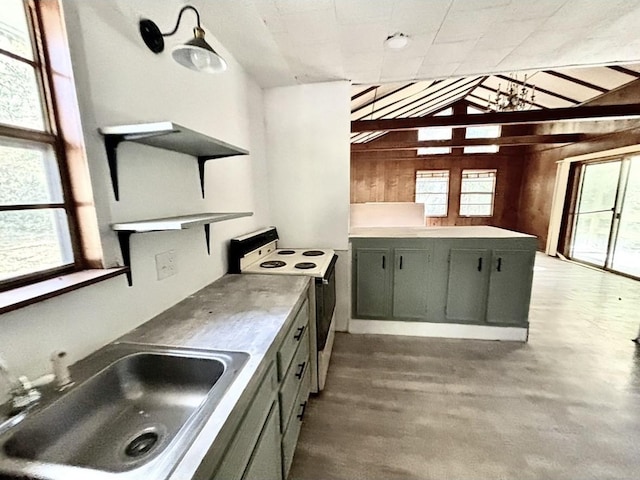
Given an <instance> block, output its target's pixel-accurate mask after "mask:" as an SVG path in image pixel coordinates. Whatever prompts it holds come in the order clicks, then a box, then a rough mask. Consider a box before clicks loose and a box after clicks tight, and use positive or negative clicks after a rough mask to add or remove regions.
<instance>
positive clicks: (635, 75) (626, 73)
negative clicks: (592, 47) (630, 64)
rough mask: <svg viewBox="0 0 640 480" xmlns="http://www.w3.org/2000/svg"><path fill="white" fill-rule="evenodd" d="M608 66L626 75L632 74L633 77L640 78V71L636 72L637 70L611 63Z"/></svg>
mask: <svg viewBox="0 0 640 480" xmlns="http://www.w3.org/2000/svg"><path fill="white" fill-rule="evenodd" d="M607 68H609V69H611V70H615V71H616V72H620V73H624V74H625V75H631V76H632V77H635V78H640V73H638V72H636V71H635V70H630V69H628V68H624V67H621V66H620V65H609V66H608V67H607Z"/></svg>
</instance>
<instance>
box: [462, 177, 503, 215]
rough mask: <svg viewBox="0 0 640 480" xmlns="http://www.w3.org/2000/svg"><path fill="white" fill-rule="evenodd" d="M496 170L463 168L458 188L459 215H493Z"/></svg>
mask: <svg viewBox="0 0 640 480" xmlns="http://www.w3.org/2000/svg"><path fill="white" fill-rule="evenodd" d="M496 174H497V170H463V171H462V184H461V186H460V187H461V188H460V216H461V217H491V216H493V201H494V197H495V192H496Z"/></svg>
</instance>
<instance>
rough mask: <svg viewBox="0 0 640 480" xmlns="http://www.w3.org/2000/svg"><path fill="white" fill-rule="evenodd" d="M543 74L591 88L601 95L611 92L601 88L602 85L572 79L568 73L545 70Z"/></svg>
mask: <svg viewBox="0 0 640 480" xmlns="http://www.w3.org/2000/svg"><path fill="white" fill-rule="evenodd" d="M542 73H546V74H547V75H551V76H553V77H557V78H561V79H563V80H567V81H568V82H572V83H577V84H578V85H582V86H583V87H587V88H590V89H591V90H596V91H597V92H600V93H607V92H608V91H609V89H607V88H604V87H601V86H600V85H596V84H595V83H591V82H586V81H584V80H580V79H579V78H576V77H572V76H571V75H567V74H566V73H561V72H556V71H555V70H544V71H543V72H542Z"/></svg>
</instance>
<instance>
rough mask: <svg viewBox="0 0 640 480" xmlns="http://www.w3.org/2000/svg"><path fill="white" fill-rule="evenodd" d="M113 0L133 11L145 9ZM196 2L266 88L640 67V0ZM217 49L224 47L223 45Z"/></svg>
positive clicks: (210, 26) (214, 30) (219, 36)
mask: <svg viewBox="0 0 640 480" xmlns="http://www.w3.org/2000/svg"><path fill="white" fill-rule="evenodd" d="M146 1H149V0H146ZM114 2H116V3H117V4H120V5H123V8H124V7H125V6H126V8H129V9H133V8H142V7H141V6H140V7H138V5H143V4H144V2H130V1H127V0H114ZM193 3H194V4H196V5H197V6H198V7H199V8H200V9H201V14H202V20H203V25H204V27H205V29H207V30H208V31H210V32H211V33H212V35H213V37H215V39H217V40H219V41H220V42H221V43H222V45H223V46H224V47H225V48H226V49H228V50H229V51H230V52H231V53H232V54H233V56H234V57H235V58H236V59H237V60H238V61H239V62H240V63H241V64H242V65H243V66H244V68H245V69H246V70H247V71H248V72H249V73H250V74H251V75H252V76H253V77H254V78H256V79H257V81H258V82H259V83H260V84H261V85H262V86H263V87H273V86H280V85H292V84H296V83H312V82H326V81H332V80H351V81H352V82H353V83H355V84H367V85H372V84H380V83H389V82H408V81H419V80H429V79H442V78H447V77H452V76H454V77H468V76H475V75H485V74H492V73H498V72H513V71H518V70H525V69H535V70H549V69H557V68H561V67H566V66H569V65H571V66H576V65H582V66H597V65H611V64H624V63H633V62H640V29H638V25H640V0H606V1H605V0H241V1H240V0H215V1H210V0H193ZM167 8H169V7H167ZM140 13H141V14H143V13H144V12H140ZM396 32H402V33H404V34H406V35H408V36H409V37H410V38H411V43H410V44H409V46H408V47H407V48H406V49H404V50H401V51H392V50H389V49H387V48H385V47H384V45H383V41H384V40H385V38H386V37H387V36H389V35H392V34H394V33H396ZM213 46H214V48H218V47H219V45H217V44H216V42H215V41H213Z"/></svg>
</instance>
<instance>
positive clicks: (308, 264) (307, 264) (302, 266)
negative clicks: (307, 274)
mask: <svg viewBox="0 0 640 480" xmlns="http://www.w3.org/2000/svg"><path fill="white" fill-rule="evenodd" d="M295 266H296V268H299V269H300V270H309V269H310V268H315V267H316V264H315V263H313V262H300V263H296V265H295Z"/></svg>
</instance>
